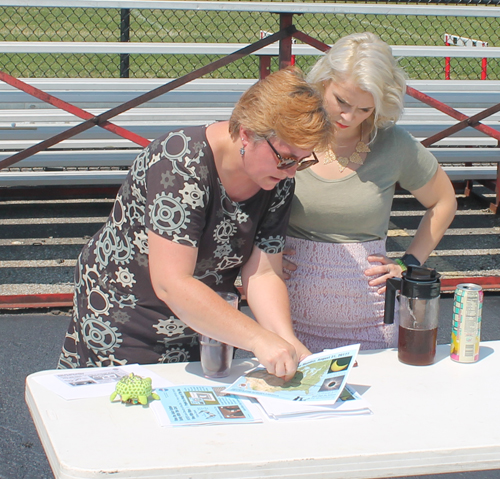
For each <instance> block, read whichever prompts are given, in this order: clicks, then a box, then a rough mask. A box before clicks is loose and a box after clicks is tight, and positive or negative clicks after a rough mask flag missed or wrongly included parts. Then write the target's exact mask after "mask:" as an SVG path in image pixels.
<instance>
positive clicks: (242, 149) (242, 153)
mask: <svg viewBox="0 0 500 479" xmlns="http://www.w3.org/2000/svg"><path fill="white" fill-rule="evenodd" d="M244 154H245V148H243V147H241V148H240V155H241V156H243V155H244Z"/></svg>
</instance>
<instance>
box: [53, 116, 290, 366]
mask: <svg viewBox="0 0 500 479" xmlns="http://www.w3.org/2000/svg"><path fill="white" fill-rule="evenodd" d="M205 130H206V127H205V126H200V127H189V128H184V129H182V130H178V131H173V132H170V133H168V134H166V135H164V136H162V137H160V138H158V139H156V140H154V141H153V142H152V143H151V144H150V145H149V146H148V147H147V148H145V149H144V150H143V151H142V152H141V153H140V154H139V155H138V157H137V158H136V160H135V161H134V164H133V165H132V167H131V170H130V172H129V174H128V176H127V179H126V180H125V182H124V184H123V185H122V186H121V188H120V190H119V192H118V194H117V197H116V200H115V203H114V206H113V209H112V211H111V214H110V216H109V218H108V220H107V222H106V223H105V224H104V226H103V227H102V228H101V229H100V230H99V231H98V232H97V233H96V235H95V236H94V237H93V238H92V239H91V240H90V241H89V242H88V244H87V245H86V246H85V247H84V248H83V250H82V252H81V253H80V256H79V258H78V262H77V267H76V271H75V297H74V312H73V319H72V321H71V323H70V326H69V329H68V332H67V333H66V337H65V340H64V344H63V348H62V353H61V356H60V360H59V365H58V367H59V368H78V367H92V366H111V365H121V364H127V363H140V364H151V363H157V362H160V363H168V362H181V361H197V360H199V347H198V337H197V333H196V332H195V331H193V330H192V329H191V328H189V327H188V326H187V325H186V324H184V323H183V322H182V321H181V320H180V319H178V318H177V317H176V316H175V315H174V314H173V313H172V311H171V310H170V309H169V308H168V306H167V305H166V304H165V303H164V302H163V301H161V300H160V299H158V297H157V296H156V295H155V293H154V290H153V287H152V285H151V280H150V277H149V267H148V264H149V260H148V237H147V231H148V230H151V231H153V232H155V233H157V234H159V235H161V236H163V237H165V238H168V239H169V240H171V241H174V242H176V243H179V244H183V245H189V246H193V247H197V248H198V258H197V263H196V270H195V273H194V276H195V278H197V279H199V280H200V281H202V282H203V283H205V284H206V285H208V286H209V287H211V288H212V289H213V290H215V291H233V290H234V282H235V280H236V278H237V276H238V273H239V271H240V268H241V266H242V265H243V264H244V263H245V262H246V261H247V260H248V258H249V257H250V255H251V252H252V248H253V245H254V244H255V245H257V246H258V247H259V248H261V249H262V250H264V251H265V252H267V253H279V252H281V251H282V250H283V247H284V238H285V232H286V225H287V222H288V217H289V213H290V204H291V199H292V196H293V189H294V183H293V180H290V179H286V180H283V181H282V182H280V183H279V184H278V185H277V186H276V187H275V188H274V189H273V190H271V191H265V190H260V191H259V192H258V193H257V194H256V195H254V196H253V197H252V198H250V199H248V200H246V201H244V202H234V201H232V200H231V199H230V198H229V197H228V196H227V194H226V191H225V189H224V187H223V185H222V183H221V182H220V180H219V177H218V174H217V170H216V168H215V164H214V159H213V154H212V151H211V149H210V146H209V144H208V141H207V139H206V134H205Z"/></svg>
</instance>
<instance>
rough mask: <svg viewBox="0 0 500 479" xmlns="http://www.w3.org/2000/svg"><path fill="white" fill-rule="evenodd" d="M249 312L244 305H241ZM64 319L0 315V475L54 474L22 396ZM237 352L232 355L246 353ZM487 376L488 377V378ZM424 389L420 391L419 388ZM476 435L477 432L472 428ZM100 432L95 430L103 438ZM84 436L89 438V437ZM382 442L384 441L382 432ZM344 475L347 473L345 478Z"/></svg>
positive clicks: (499, 298)
mask: <svg viewBox="0 0 500 479" xmlns="http://www.w3.org/2000/svg"><path fill="white" fill-rule="evenodd" d="M452 303H453V295H451V294H445V295H443V296H442V298H441V300H440V320H439V329H438V343H439V344H448V343H449V342H450V335H451V318H452ZM242 310H243V311H244V312H245V313H246V314H248V315H249V316H251V313H250V311H249V309H248V307H245V306H244V307H243V309H242ZM68 323H69V311H68V310H63V311H61V310H50V311H49V310H46V311H45V310H41V311H27V310H19V311H17V312H5V311H4V312H3V314H0V478H1V479H51V478H53V477H54V476H53V474H52V472H51V469H50V466H49V464H48V461H47V459H46V456H45V453H44V451H43V447H42V445H41V443H40V441H39V439H38V435H37V432H36V430H35V427H34V425H33V422H32V420H31V416H30V414H29V411H28V408H27V406H26V404H25V401H24V382H25V378H26V376H27V375H29V374H32V373H34V372H37V371H42V370H46V369H54V368H55V366H56V363H57V359H58V357H59V352H60V348H61V344H62V341H63V338H64V334H65V332H66V329H67V326H68ZM481 339H482V340H483V341H491V340H500V293H498V292H495V293H486V295H485V299H484V309H483V321H482V331H481ZM248 354H249V353H247V352H246V351H237V353H236V356H237V357H247V356H248ZM487 379H488V380H490V379H491V378H487ZM423 394H425V392H423ZM477 433H478V435H479V436H480V434H481V431H478V432H477ZM102 434H104V432H103V431H96V437H102ZM89 440H92V439H91V438H89ZM380 440H381V441H383V440H384V438H383V432H382V431H381V438H380ZM417 477H418V478H419V479H498V478H500V469H499V470H490V471H476V472H465V471H464V472H459V473H452V474H436V475H425V476H411V477H409V476H407V477H406V479H417ZM234 479H237V478H234ZM346 479H348V478H346Z"/></svg>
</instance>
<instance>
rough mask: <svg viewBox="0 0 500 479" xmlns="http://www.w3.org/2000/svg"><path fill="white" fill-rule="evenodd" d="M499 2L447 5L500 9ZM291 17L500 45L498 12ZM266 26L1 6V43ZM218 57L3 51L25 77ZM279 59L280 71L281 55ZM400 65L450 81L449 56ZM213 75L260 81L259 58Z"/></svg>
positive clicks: (399, 35)
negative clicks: (446, 60) (446, 75)
mask: <svg viewBox="0 0 500 479" xmlns="http://www.w3.org/2000/svg"><path fill="white" fill-rule="evenodd" d="M332 3H334V2H332ZM339 3H340V2H339ZM351 3H352V2H351ZM391 3H399V2H391ZM401 3H405V4H407V3H420V2H419V1H418V0H417V1H415V2H401ZM422 3H424V2H422ZM425 3H426V4H428V2H425ZM434 3H439V2H434ZM497 3H498V0H496V1H481V0H476V1H473V2H469V1H467V2H462V1H460V0H458V1H455V2H447V4H452V5H454V6H456V5H457V4H461V5H466V4H472V5H474V6H477V5H478V4H480V5H490V7H491V8H499V7H497ZM499 13H500V10H499ZM293 18H294V24H295V26H296V27H297V29H298V30H300V31H303V32H305V33H307V34H308V35H311V36H312V37H315V38H317V39H319V40H321V41H323V42H325V43H328V44H331V43H333V42H335V41H336V40H337V39H338V38H340V37H342V36H344V35H347V34H349V33H353V32H361V31H371V32H374V33H376V34H378V35H379V36H380V37H381V38H382V39H383V40H385V41H386V42H388V43H389V44H392V45H433V46H443V45H444V34H445V33H448V34H453V35H458V36H460V37H467V38H473V39H476V40H479V41H485V42H488V45H489V46H500V40H499V35H500V17H469V16H468V17H451V16H425V15H424V16H422V15H418V16H414V15H387V16H384V15H370V14H324V13H323V14H310V13H305V14H302V15H294V17H293ZM261 30H263V31H267V32H276V31H278V30H279V15H278V14H273V13H269V12H239V11H223V10H221V11H213V10H211V11H206V10H162V9H136V8H134V9H126V10H125V9H113V8H109V9H108V8H49V7H5V6H4V7H0V40H1V41H72V42H87V41H88V42H119V41H131V42H169V43H171V42H181V43H187V42H188V43H191V42H192V43H196V42H201V43H252V42H255V41H257V40H258V39H259V38H260V31H261ZM450 48H453V47H450ZM218 58H220V57H219V56H215V55H180V54H178V55H149V54H140V55H139V54H131V55H123V54H122V55H119V54H1V55H0V69H1V70H3V71H5V72H7V73H9V74H10V75H13V76H15V77H24V78H33V77H38V78H40V77H47V78H50V77H61V78H64V77H73V78H74V77H80V78H86V77H90V78H116V77H120V76H121V77H133V78H163V77H164V78H176V77H179V76H182V75H184V74H187V73H189V72H190V71H192V70H194V69H197V68H200V67H202V66H203V65H206V64H207V63H208V62H211V61H214V60H216V59H218ZM315 60H316V57H314V56H300V57H297V58H296V62H297V65H298V66H299V67H300V68H302V69H303V70H307V69H308V68H309V67H310V65H312V64H313V63H314V61H315ZM273 62H274V64H272V69H273V70H275V69H277V59H273ZM400 64H401V66H403V67H404V68H405V70H406V72H407V74H408V76H409V77H410V78H411V79H444V70H445V68H444V67H445V66H444V59H443V58H424V57H417V58H409V57H408V58H402V59H401V61H400ZM450 70H451V79H479V78H481V71H482V64H481V59H480V58H451V61H450ZM210 76H211V77H218V78H258V77H259V61H258V57H257V56H251V57H247V58H244V59H241V60H238V61H236V62H235V63H234V64H231V65H229V66H227V67H223V68H221V69H219V70H217V71H216V72H214V73H212V74H211V75H210ZM487 78H488V79H492V80H493V79H494V80H497V79H499V78H500V65H499V61H498V59H489V60H488V65H487Z"/></svg>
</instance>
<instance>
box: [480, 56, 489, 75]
mask: <svg viewBox="0 0 500 479" xmlns="http://www.w3.org/2000/svg"><path fill="white" fill-rule="evenodd" d="M487 67H488V59H487V58H483V60H482V62H481V80H486V68H487Z"/></svg>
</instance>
